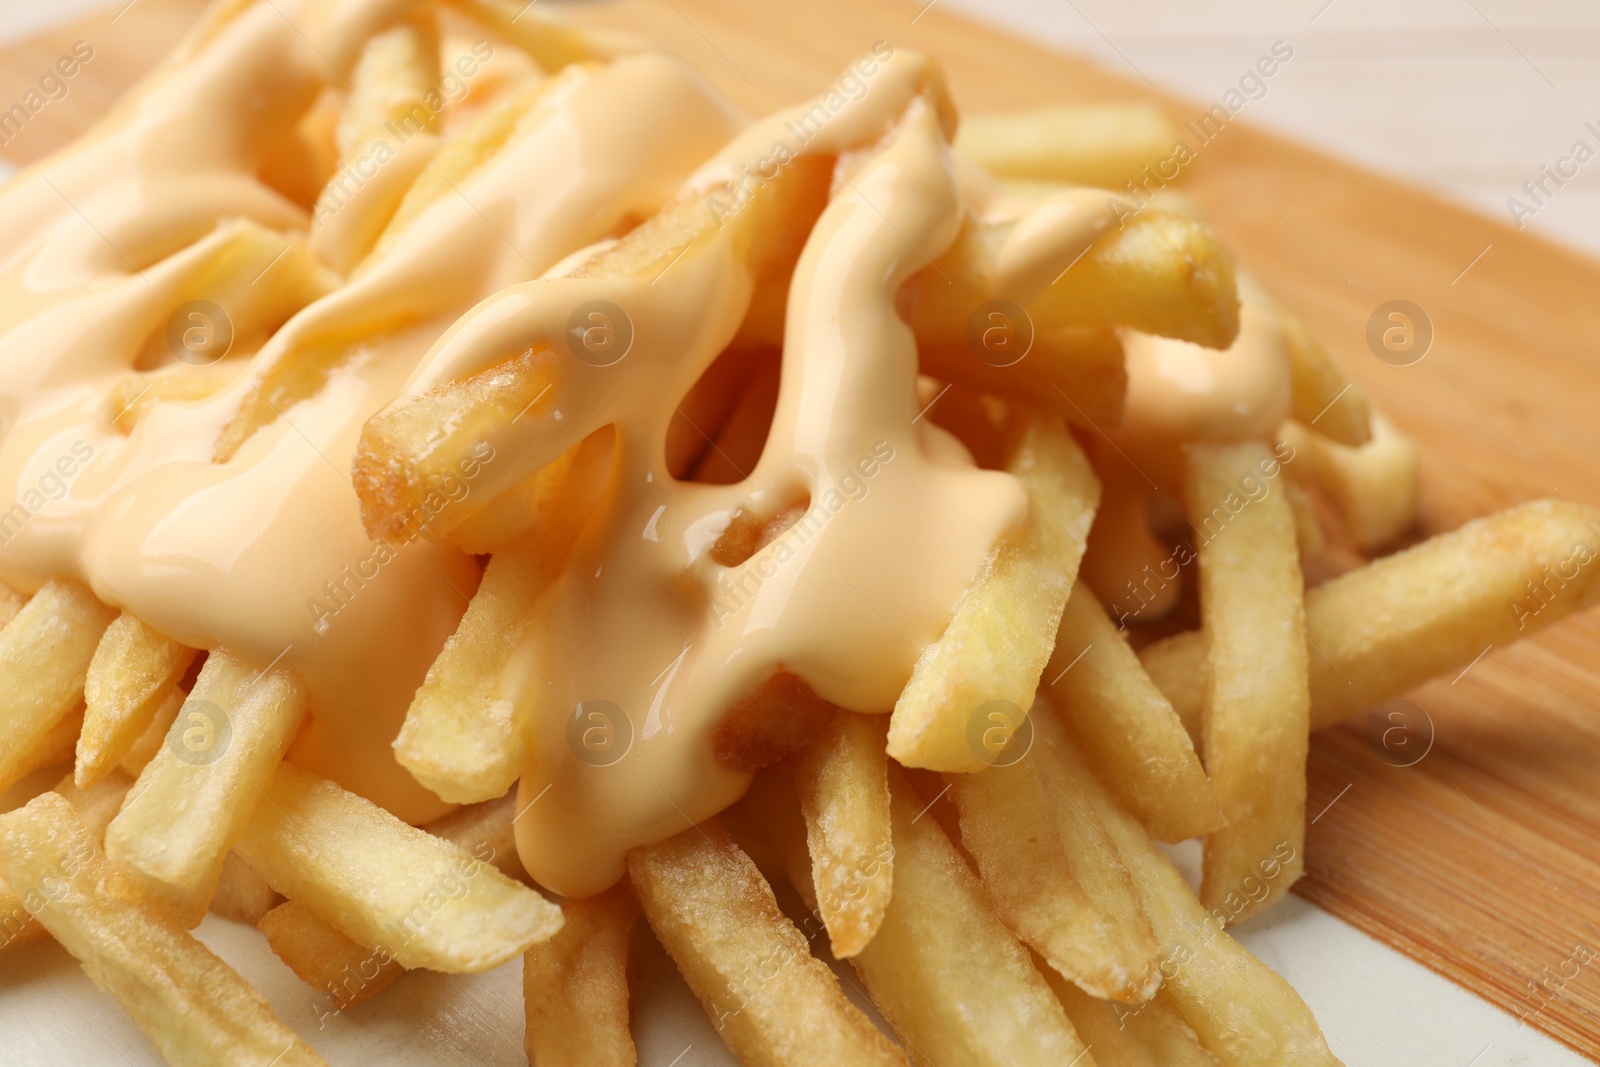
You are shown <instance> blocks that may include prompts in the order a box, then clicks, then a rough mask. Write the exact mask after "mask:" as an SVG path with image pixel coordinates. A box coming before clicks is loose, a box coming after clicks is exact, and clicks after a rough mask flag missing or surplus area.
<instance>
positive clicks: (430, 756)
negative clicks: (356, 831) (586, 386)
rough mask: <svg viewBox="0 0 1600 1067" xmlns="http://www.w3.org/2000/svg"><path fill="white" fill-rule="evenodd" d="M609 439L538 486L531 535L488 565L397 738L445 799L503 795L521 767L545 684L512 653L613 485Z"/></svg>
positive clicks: (592, 441)
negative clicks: (555, 480)
mask: <svg viewBox="0 0 1600 1067" xmlns="http://www.w3.org/2000/svg"><path fill="white" fill-rule="evenodd" d="M611 457H612V446H611V435H610V434H595V435H593V436H591V437H590V438H589V439H588V440H586V441H584V443H583V444H582V445H581V446H579V448H578V450H577V453H576V455H575V456H574V458H573V460H572V462H571V463H570V464H569V465H568V467H567V471H566V475H565V477H564V478H562V480H561V484H560V486H559V487H558V488H554V489H549V488H541V490H540V494H541V495H540V498H539V502H540V504H541V508H540V510H539V511H538V513H537V515H536V518H535V522H534V527H535V528H534V529H533V531H532V532H531V533H529V534H528V536H527V537H525V538H524V539H523V540H522V541H520V542H518V543H517V544H515V545H513V546H512V547H510V548H508V549H506V550H503V551H501V552H497V553H495V554H494V556H493V557H492V558H491V559H490V560H489V566H488V568H487V569H486V570H485V571H484V575H483V580H482V581H481V582H480V583H479V585H478V590H477V592H476V593H474V594H473V597H472V601H471V603H470V604H468V606H467V611H466V614H464V615H463V616H462V617H461V622H460V623H459V624H458V625H457V627H456V632H455V633H454V634H452V635H451V636H450V638H449V640H447V641H446V642H445V646H444V648H443V649H442V650H441V651H440V653H439V656H438V658H437V659H435V660H434V662H433V666H431V667H429V668H428V676H427V678H426V680H424V681H423V683H422V686H421V688H419V689H418V690H417V693H416V696H415V697H413V698H412V701H411V707H410V708H409V709H407V711H406V720H405V723H404V725H403V726H402V727H401V728H400V736H399V737H397V738H396V739H395V743H394V750H395V758H396V759H397V760H399V761H400V765H401V766H403V767H405V768H406V769H407V770H408V771H410V772H411V773H412V775H413V776H415V777H416V779H417V781H419V782H421V783H422V784H423V785H425V786H427V787H428V788H429V789H431V790H433V791H434V792H435V793H437V794H438V795H439V797H440V798H441V799H443V800H448V801H450V802H451V803H459V804H470V803H474V802H477V801H483V800H492V799H494V798H495V797H500V796H504V795H505V792H506V790H507V789H509V788H511V786H512V784H513V783H514V782H516V780H517V778H518V777H520V776H521V774H522V772H523V771H524V770H525V769H526V768H527V765H528V760H529V758H530V753H529V745H530V743H531V737H530V731H531V724H532V721H533V716H534V714H535V712H536V710H537V709H536V701H537V699H538V694H539V689H540V686H541V684H542V681H543V680H542V679H541V678H538V677H537V672H536V670H535V668H534V666H533V663H532V661H531V660H530V659H529V658H528V656H527V655H526V654H525V653H524V652H522V651H521V649H520V648H519V647H518V644H519V642H521V641H522V640H523V638H524V635H525V631H526V629H527V625H528V621H529V616H530V613H531V611H532V608H533V604H534V601H535V600H537V599H538V597H539V595H540V594H541V593H543V592H544V590H545V589H546V588H547V587H548V586H549V584H550V583H551V582H552V581H554V580H555V577H556V575H557V574H558V573H560V568H561V566H562V564H563V563H564V562H565V560H566V555H567V552H568V551H569V550H570V548H571V547H572V544H573V542H574V541H576V540H577V538H578V534H579V533H581V532H582V530H583V526H584V524H585V523H586V522H587V521H588V519H589V516H590V514H591V513H592V511H593V509H594V508H595V507H596V506H597V505H598V503H599V501H600V498H601V495H602V494H603V493H604V492H605V491H606V489H607V487H608V486H609V485H610V482H611Z"/></svg>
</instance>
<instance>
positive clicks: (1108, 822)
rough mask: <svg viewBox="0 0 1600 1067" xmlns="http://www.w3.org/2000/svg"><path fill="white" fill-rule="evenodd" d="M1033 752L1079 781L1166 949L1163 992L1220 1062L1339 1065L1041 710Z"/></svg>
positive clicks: (1303, 1012)
mask: <svg viewBox="0 0 1600 1067" xmlns="http://www.w3.org/2000/svg"><path fill="white" fill-rule="evenodd" d="M1041 718H1044V719H1045V720H1046V721H1045V722H1043V723H1042V724H1041V725H1042V729H1041V731H1040V734H1041V737H1040V744H1039V755H1040V758H1041V759H1042V760H1051V761H1054V762H1055V765H1056V773H1057V774H1058V775H1060V776H1061V780H1068V779H1070V780H1071V781H1073V782H1076V783H1078V784H1079V786H1080V787H1081V790H1082V791H1081V794H1080V795H1081V796H1082V798H1083V799H1084V800H1085V801H1086V802H1087V804H1088V812H1089V813H1090V814H1092V815H1093V816H1095V817H1096V818H1097V819H1098V820H1099V822H1100V824H1101V825H1102V826H1104V827H1105V829H1106V833H1107V834H1109V835H1110V837H1111V840H1112V842H1113V843H1114V844H1115V845H1116V848H1117V851H1118V852H1119V853H1120V854H1121V856H1122V859H1123V862H1124V863H1126V864H1127V866H1128V869H1129V870H1130V871H1131V872H1132V873H1133V879H1134V883H1135V884H1136V885H1137V886H1138V887H1139V890H1140V892H1141V894H1142V895H1143V898H1144V905H1145V911H1146V912H1147V913H1148V914H1149V916H1150V921H1151V922H1152V923H1153V924H1154V925H1155V928H1156V936H1157V937H1158V938H1159V939H1160V941H1161V943H1162V945H1163V946H1164V947H1165V951H1166V955H1165V956H1164V957H1163V959H1162V964H1161V966H1162V974H1163V982H1162V992H1163V996H1165V997H1166V998H1167V999H1168V1000H1169V1002H1170V1003H1171V1004H1172V1005H1173V1006H1174V1007H1176V1008H1177V1009H1178V1012H1179V1014H1181V1015H1182V1016H1183V1019H1184V1021H1185V1022H1186V1023H1188V1024H1189V1026H1190V1027H1191V1028H1192V1029H1193V1030H1194V1032H1195V1034H1196V1035H1198V1037H1199V1038H1200V1043H1201V1044H1202V1045H1204V1046H1205V1047H1206V1049H1207V1050H1208V1051H1210V1052H1211V1054H1212V1055H1214V1056H1215V1057H1216V1058H1217V1059H1218V1060H1219V1061H1221V1063H1222V1064H1224V1065H1225V1067H1268V1065H1277V1067H1298V1065H1307V1067H1309V1065H1313V1064H1320V1065H1323V1067H1328V1065H1332V1067H1338V1062H1339V1061H1338V1060H1336V1059H1334V1057H1333V1055H1332V1053H1330V1052H1329V1051H1328V1045H1327V1042H1326V1041H1325V1040H1324V1039H1323V1036H1322V1031H1321V1030H1320V1029H1319V1028H1318V1027H1317V1022H1316V1020H1315V1019H1314V1018H1312V1016H1311V1012H1310V1010H1309V1009H1308V1008H1307V1007H1306V1006H1305V1003H1304V1002H1303V1001H1301V1000H1300V998H1299V997H1298V996H1296V995H1295V992H1294V990H1293V989H1291V988H1290V987H1289V984H1288V983H1287V982H1285V981H1284V980H1283V979H1282V978H1280V977H1278V976H1277V975H1276V974H1274V973H1273V972H1272V971H1271V970H1269V969H1268V968H1267V967H1265V966H1264V965H1263V964H1262V963H1261V961H1260V960H1258V959H1256V958H1255V957H1254V956H1252V955H1250V953H1249V952H1247V951H1245V949H1244V947H1243V946H1241V945H1240V944H1239V943H1238V942H1237V941H1235V940H1233V938H1231V937H1229V936H1228V934H1227V933H1226V931H1224V930H1223V929H1222V925H1223V924H1222V922H1221V921H1220V920H1219V919H1218V918H1217V917H1216V916H1214V915H1212V914H1211V913H1210V912H1208V911H1207V910H1206V909H1205V907H1204V905H1202V904H1201V903H1200V901H1199V900H1197V899H1196V898H1195V895H1194V891H1193V890H1191V889H1190V888H1189V884H1188V883H1187V882H1185V881H1184V880H1183V875H1181V874H1179V873H1178V869H1177V868H1176V867H1174V866H1173V865H1172V861H1171V860H1169V859H1167V857H1166V856H1165V855H1164V854H1163V853H1162V852H1161V850H1160V849H1158V848H1157V847H1156V846H1155V844H1154V843H1153V842H1152V841H1151V840H1150V837H1149V835H1147V834H1146V833H1145V832H1144V830H1143V828H1142V827H1140V826H1139V823H1138V821H1137V820H1136V819H1134V817H1133V816H1132V815H1129V814H1128V813H1127V812H1125V811H1124V810H1123V809H1122V808H1121V807H1120V806H1119V805H1118V804H1117V802H1116V801H1115V800H1114V799H1113V798H1112V796H1111V794H1110V793H1109V792H1108V791H1107V790H1106V788H1105V786H1104V785H1102V784H1101V783H1100V781H1099V779H1098V778H1097V777H1096V775H1095V773H1094V771H1093V770H1092V769H1091V768H1090V766H1089V763H1088V761H1087V759H1085V757H1084V755H1083V753H1082V752H1081V751H1079V750H1078V749H1077V747H1076V746H1075V745H1073V744H1072V742H1071V739H1070V737H1069V736H1068V735H1067V734H1066V733H1065V732H1063V731H1060V730H1057V729H1055V726H1054V723H1052V722H1050V721H1048V717H1041Z"/></svg>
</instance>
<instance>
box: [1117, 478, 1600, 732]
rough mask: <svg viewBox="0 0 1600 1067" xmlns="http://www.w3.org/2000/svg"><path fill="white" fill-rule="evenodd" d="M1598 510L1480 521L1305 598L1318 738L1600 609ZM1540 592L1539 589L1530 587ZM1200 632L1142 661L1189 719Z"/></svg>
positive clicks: (1546, 505)
mask: <svg viewBox="0 0 1600 1067" xmlns="http://www.w3.org/2000/svg"><path fill="white" fill-rule="evenodd" d="M1597 555H1600V510H1596V509H1594V508H1589V507H1585V506H1583V505H1582V504H1573V503H1570V502H1568V501H1564V500H1536V501H1532V502H1530V503H1527V504H1519V505H1517V506H1516V507H1514V508H1508V509H1506V510H1505V511H1502V512H1498V513H1496V514H1494V515H1489V516H1486V517H1484V518H1481V519H1474V520H1473V521H1472V522H1469V523H1467V524H1466V525H1465V526H1463V527H1461V528H1460V529H1459V530H1453V531H1451V532H1450V533H1444V534H1439V535H1437V536H1435V537H1433V538H1430V539H1429V540H1427V541H1424V542H1422V543H1421V544H1419V545H1414V546H1412V547H1411V548H1408V549H1406V550H1405V551H1404V552H1397V553H1395V554H1394V555H1392V556H1385V557H1384V558H1383V559H1380V560H1377V561H1375V562H1373V563H1370V564H1368V565H1367V566H1365V567H1359V568H1357V569H1356V570H1353V571H1350V572H1348V573H1346V574H1342V575H1340V576H1339V577H1337V578H1334V579H1333V580H1331V581H1329V582H1325V583H1323V584H1322V585H1319V586H1317V587H1316V588H1315V589H1312V590H1309V591H1307V593H1306V638H1307V642H1308V644H1309V645H1310V648H1311V654H1310V659H1309V664H1310V674H1311V728H1312V729H1314V730H1320V729H1322V728H1323V727H1326V726H1332V725H1334V724H1335V723H1339V722H1343V721H1344V720H1345V719H1348V718H1350V717H1351V716H1353V715H1357V714H1359V713H1360V712H1362V711H1365V710H1366V709H1368V708H1371V707H1374V706H1376V705H1378V704H1381V703H1383V702H1384V701H1385V700H1390V699H1393V698H1394V697H1397V696H1400V695H1402V694H1404V693H1406V692H1409V691H1410V690H1412V689H1414V688H1416V687H1417V686H1419V685H1421V684H1422V683H1423V682H1425V681H1427V680H1428V679H1430V678H1433V677H1436V676H1438V675H1442V674H1449V673H1450V672H1452V671H1457V670H1460V669H1461V668H1463V667H1465V666H1467V665H1468V664H1470V663H1471V662H1472V661H1473V660H1475V659H1477V658H1478V657H1479V656H1481V655H1483V654H1484V653H1485V652H1487V651H1488V650H1489V649H1491V648H1494V647H1497V646H1500V645H1505V644H1510V643H1511V642H1512V641H1516V640H1519V639H1520V638H1522V637H1525V636H1527V635H1529V634H1532V633H1536V632H1538V631H1539V630H1542V629H1544V628H1545V627H1547V626H1549V625H1551V624H1553V623H1555V622H1558V621H1560V620H1561V619H1564V618H1566V617H1567V616H1568V615H1571V614H1573V613H1575V612H1579V611H1583V610H1584V609H1586V608H1589V607H1592V606H1593V605H1594V604H1595V603H1596V602H1597V601H1600V579H1597V577H1596V575H1597V574H1600V568H1596V567H1594V566H1593V562H1594V560H1595V559H1596V557H1597ZM1530 586H1531V588H1530ZM1203 655H1204V653H1203V650H1202V648H1201V644H1200V636H1199V634H1197V633H1183V634H1176V635H1174V636H1172V637H1168V638H1166V639H1164V640H1162V641H1158V642H1156V643H1155V644H1153V645H1150V646H1149V647H1147V648H1145V649H1144V650H1143V651H1142V652H1141V653H1140V658H1141V659H1142V660H1143V662H1144V665H1145V668H1146V669H1147V670H1148V671H1149V672H1150V676H1151V677H1152V678H1153V679H1154V680H1155V682H1156V684H1158V685H1159V686H1160V687H1161V690H1162V692H1163V693H1165V694H1166V695H1167V697H1168V699H1170V700H1171V701H1172V703H1173V707H1174V708H1177V709H1179V710H1180V713H1181V712H1182V711H1183V710H1184V709H1189V708H1196V707H1198V699H1199V698H1198V694H1199V693H1200V692H1201V691H1202V678H1203V676H1204V666H1203V662H1204V661H1203Z"/></svg>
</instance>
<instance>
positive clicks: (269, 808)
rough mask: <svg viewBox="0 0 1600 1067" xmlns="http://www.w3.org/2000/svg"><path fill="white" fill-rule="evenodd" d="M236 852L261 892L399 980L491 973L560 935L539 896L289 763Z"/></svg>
mask: <svg viewBox="0 0 1600 1067" xmlns="http://www.w3.org/2000/svg"><path fill="white" fill-rule="evenodd" d="M235 847H236V848H237V849H238V852H239V855H240V857H241V858H243V859H244V861H245V862H246V863H248V864H250V866H252V867H254V868H255V869H256V870H257V871H259V872H260V873H261V875H262V877H264V878H266V880H267V882H268V883H269V884H270V885H271V886H272V888H274V889H276V890H277V891H278V892H280V893H282V894H283V895H284V896H286V897H288V898H289V899H290V900H293V901H297V902H299V903H300V904H301V905H303V906H304V907H306V908H307V909H308V910H310V911H312V912H313V913H315V914H316V915H317V917H318V918H320V919H322V920H323V921H324V922H327V923H329V924H331V925H332V926H333V927H335V928H336V929H338V930H339V931H340V932H342V933H344V934H345V935H346V936H347V937H350V938H351V939H352V940H354V941H355V942H356V943H358V944H361V945H366V946H369V947H372V948H378V947H382V948H384V949H385V950H386V951H387V952H388V954H389V955H390V956H391V957H392V958H393V959H395V960H396V961H398V962H399V963H400V964H401V965H402V966H404V967H406V968H408V969H411V968H416V967H426V968H428V969H429V970H434V971H443V972H445V973H447V974H476V973H478V972H481V971H487V970H492V969H493V968H495V967H498V966H499V965H500V964H502V963H504V962H505V961H507V960H509V959H511V958H512V957H513V956H516V955H518V954H519V953H522V952H524V951H526V950H527V948H528V946H529V945H532V944H534V943H536V942H539V941H544V940H547V939H549V938H550V937H553V936H554V935H555V933H556V931H557V930H559V929H561V909H560V908H558V907H556V906H555V905H554V904H551V903H550V902H549V901H547V900H545V899H544V898H543V897H542V896H540V895H539V894H538V893H535V892H534V891H533V890H531V889H529V888H527V887H526V886H522V885H518V884H517V883H516V882H513V881H512V880H511V879H509V878H507V877H506V876H505V875H503V874H501V873H500V872H499V871H497V870H495V869H494V868H493V867H492V866H490V865H489V864H487V863H484V862H482V861H480V860H477V859H475V858H474V857H473V856H472V855H471V854H470V853H468V852H466V851H464V850H463V849H460V848H457V847H456V846H455V845H452V844H450V843H449V842H448V841H445V840H442V839H441V838H438V837H435V836H433V835H432V834H430V833H428V832H427V831H426V830H419V829H416V828H415V827H411V826H407V825H406V824H405V823H403V822H401V821H400V820H399V819H397V818H395V817H394V816H393V815H391V814H389V813H388V812H387V811H385V810H383V809H382V808H380V807H378V806H377V805H376V804H373V803H372V802H371V801H369V800H365V799H363V798H362V797H358V796H356V795H355V794H354V793H350V792H346V791H345V790H343V789H341V788H339V787H338V786H337V785H335V784H334V783H332V782H329V781H326V780H324V779H321V778H317V777H315V776H313V775H310V774H307V773H305V772H304V771H302V770H300V769H298V768H297V767H295V766H294V765H293V764H289V763H285V764H283V765H281V766H280V767H279V768H278V772H277V774H276V775H275V776H274V777H273V779H272V784H271V786H270V787H269V788H268V789H267V790H266V802H265V803H263V804H262V805H261V806H260V807H259V808H257V809H256V812H255V815H254V817H253V818H252V819H251V820H250V824H249V825H248V826H247V827H246V828H245V832H244V836H243V837H241V838H240V839H239V842H238V844H237V845H236V846H235Z"/></svg>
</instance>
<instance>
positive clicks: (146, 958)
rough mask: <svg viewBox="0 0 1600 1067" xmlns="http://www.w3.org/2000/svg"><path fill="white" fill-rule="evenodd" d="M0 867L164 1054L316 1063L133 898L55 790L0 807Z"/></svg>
mask: <svg viewBox="0 0 1600 1067" xmlns="http://www.w3.org/2000/svg"><path fill="white" fill-rule="evenodd" d="M0 874H4V876H5V878H6V880H7V881H8V882H9V883H10V884H11V885H12V886H13V887H14V888H15V889H16V891H17V892H18V893H20V894H21V896H22V899H23V901H24V903H25V904H26V905H27V907H28V910H29V911H31V912H32V913H33V915H34V916H35V918H37V919H38V920H39V921H40V922H41V923H42V924H43V925H44V927H45V929H47V930H49V931H50V933H51V935H52V936H53V937H55V939H56V940H57V941H59V942H61V944H62V945H63V946H64V947H65V948H66V950H67V951H68V952H70V953H72V954H73V955H74V956H76V957H77V958H78V961H79V962H80V963H82V964H83V969H84V971H85V972H87V973H88V975H89V977H90V978H91V979H92V980H93V981H94V983H95V985H97V986H99V987H100V988H101V989H103V990H105V991H106V992H108V993H110V994H111V995H112V996H114V997H116V998H117V1001H118V1002H119V1003H120V1004H121V1005H122V1007H123V1008H124V1010H126V1011H127V1013H128V1015H129V1016H130V1017H132V1019H133V1021H134V1022H135V1023H136V1024H138V1026H139V1028H140V1029H141V1030H143V1031H144V1032H145V1034H146V1035H147V1036H148V1037H149V1038H150V1041H151V1043H152V1044H154V1045H155V1046H156V1049H157V1050H158V1051H159V1052H160V1053H161V1055H162V1056H163V1057H164V1058H165V1059H166V1061H167V1062H168V1063H173V1064H196V1065H198V1064H214V1063H275V1064H278V1065H280V1067H284V1065H288V1067H313V1065H323V1060H322V1058H321V1057H320V1056H318V1055H317V1054H316V1053H315V1052H313V1051H312V1050H311V1047H310V1046H309V1045H307V1044H306V1043H305V1042H304V1041H302V1040H301V1039H300V1038H299V1037H298V1036H297V1035H296V1034H295V1032H294V1031H293V1030H290V1029H289V1028H288V1027H287V1026H285V1025H283V1023H282V1022H280V1021H279V1019H278V1017H277V1016H276V1015H274V1014H273V1011H272V1008H271V1007H270V1006H269V1005H268V1004H267V1001H266V998H264V997H263V996H261V994H260V993H257V992H256V991H255V990H254V989H252V988H251V987H250V985H249V983H247V982H246V981H245V980H244V979H243V978H241V977H239V975H238V973H237V972H236V971H234V970H233V969H232V968H231V967H229V966H228V965H227V964H225V963H223V962H222V961H221V960H220V959H218V958H217V957H216V956H214V955H212V953H211V951H210V950H209V949H207V948H206V947H205V946H204V945H202V944H201V943H200V942H198V941H196V940H195V939H194V938H193V937H191V936H190V935H189V934H187V933H186V932H184V931H183V930H182V929H180V928H178V927H177V926H176V925H174V924H173V923H171V922H170V921H167V920H164V919H162V918H161V917H160V913H159V912H158V911H152V910H149V909H147V908H144V907H141V906H140V902H139V900H138V898H137V896H136V895H135V893H134V892H133V890H132V887H130V886H129V885H128V884H127V883H125V882H124V881H123V880H122V878H121V876H120V872H118V871H116V870H115V869H114V868H113V867H112V866H111V865H110V864H109V863H107V861H106V859H105V856H104V855H103V854H102V853H101V851H100V847H99V846H98V845H96V844H95V842H94V838H93V836H92V835H91V834H90V832H89V829H88V828H87V827H86V826H85V825H84V824H83V821H82V820H81V819H80V818H79V817H78V815H77V813H76V812H75V811H73V809H72V805H71V804H69V803H68V802H67V800H66V799H65V798H63V797H62V796H60V795H59V794H57V793H45V794H43V795H41V796H39V797H35V798H34V799H33V800H32V801H30V802H29V803H28V805H27V807H25V808H22V809H20V810H18V811H13V812H11V813H9V814H6V815H0ZM323 1067H325V1065H323Z"/></svg>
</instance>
